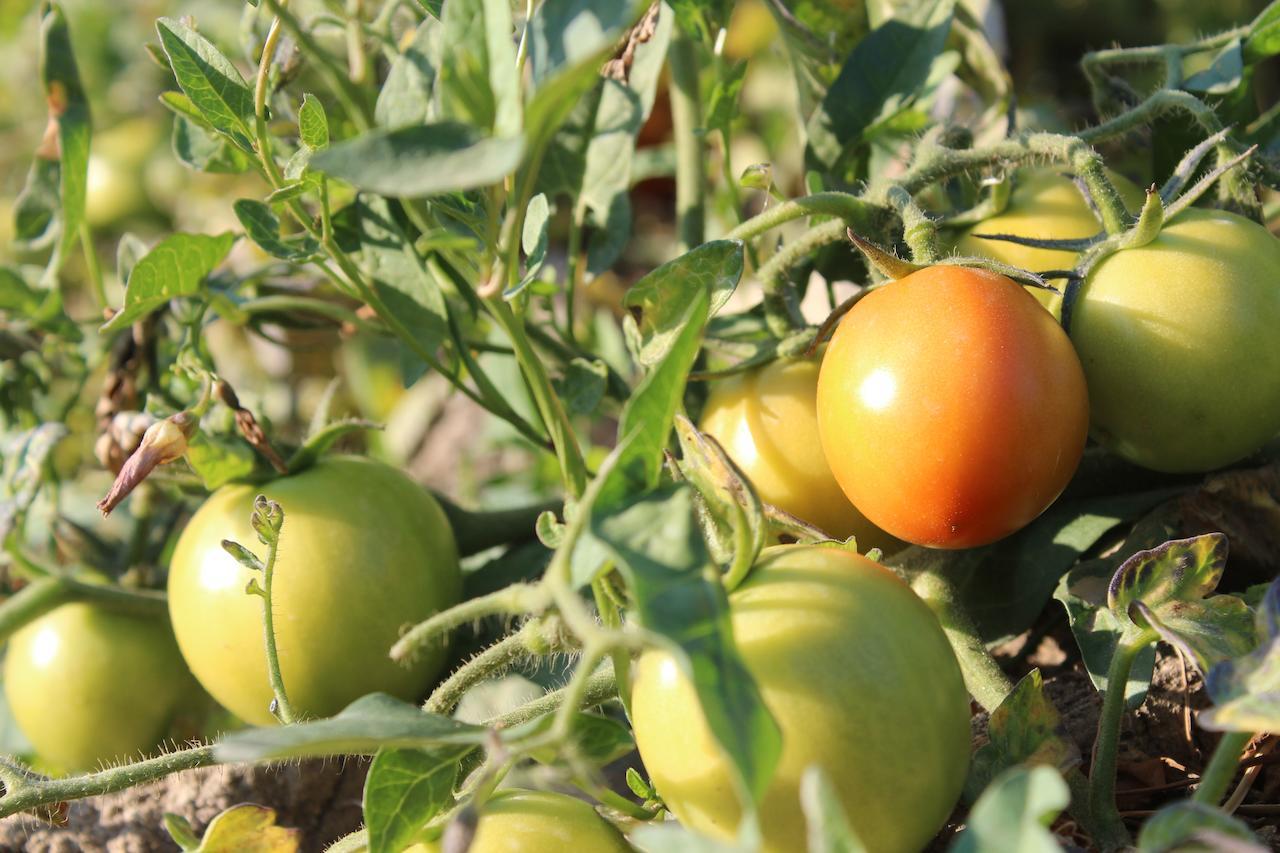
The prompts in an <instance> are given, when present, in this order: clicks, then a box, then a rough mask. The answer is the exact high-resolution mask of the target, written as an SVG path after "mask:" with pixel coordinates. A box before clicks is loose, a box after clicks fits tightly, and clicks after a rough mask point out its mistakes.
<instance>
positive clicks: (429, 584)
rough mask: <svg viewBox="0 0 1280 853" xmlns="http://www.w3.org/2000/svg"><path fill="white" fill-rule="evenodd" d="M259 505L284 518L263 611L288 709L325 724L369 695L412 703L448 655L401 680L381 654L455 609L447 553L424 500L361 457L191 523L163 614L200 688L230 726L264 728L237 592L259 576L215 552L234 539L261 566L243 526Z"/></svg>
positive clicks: (255, 601)
mask: <svg viewBox="0 0 1280 853" xmlns="http://www.w3.org/2000/svg"><path fill="white" fill-rule="evenodd" d="M259 493H261V494H265V495H266V496H267V497H268V498H270V499H271V500H274V501H276V502H277V503H279V504H280V506H281V508H282V509H283V510H284V527H283V529H282V530H281V534H280V546H279V550H278V554H277V559H276V563H275V568H274V575H273V589H272V605H273V612H274V614H275V619H274V624H275V633H276V646H277V648H278V650H279V657H280V669H281V674H282V678H283V680H284V687H285V691H286V692H287V693H288V696H289V700H290V702H291V703H292V704H293V706H294V709H295V710H296V711H297V712H298V713H299V714H301V715H303V716H306V717H323V716H329V715H332V714H334V713H336V712H337V711H339V710H341V709H342V708H343V707H345V706H346V705H347V704H349V703H350V702H352V701H353V700H355V699H357V698H359V697H360V696H363V695H365V694H367V693H372V692H375V691H380V692H384V693H390V694H391V695H393V696H398V697H400V698H401V699H405V700H413V699H416V698H418V697H419V696H420V695H421V694H422V693H423V692H424V691H425V690H426V688H427V687H428V686H429V685H430V684H431V682H432V680H433V679H434V678H435V677H436V675H437V674H438V673H439V670H440V667H441V665H442V664H443V662H444V657H445V652H446V650H445V649H444V648H443V647H439V646H437V647H433V648H431V649H426V650H423V651H422V652H421V653H420V654H419V655H418V657H417V659H416V660H415V661H414V662H413V663H412V664H411V665H408V666H401V665H400V664H397V663H395V662H394V661H392V660H391V658H390V657H388V650H389V649H390V648H391V646H392V644H393V643H394V642H395V641H396V639H397V638H398V637H399V636H400V631H401V629H402V628H403V627H404V626H406V625H412V624H415V623H417V622H421V621H422V620H424V619H426V618H427V617H429V616H431V615H432V614H434V613H437V612H439V611H440V610H443V609H445V608H447V607H450V606H451V605H453V604H456V603H457V602H458V600H459V597H460V595H461V587H462V581H461V575H460V573H459V569H458V551H457V546H456V545H455V543H454V538H453V531H452V530H450V528H449V524H448V522H447V520H446V519H445V516H444V512H443V511H442V510H441V509H440V505H439V504H438V503H437V502H436V500H435V499H434V498H433V497H432V496H431V495H430V494H429V493H428V492H427V491H426V490H425V489H422V488H420V487H419V486H418V485H417V484H416V483H414V482H413V481H412V480H410V479H409V478H408V477H406V476H405V475H404V474H402V473H401V472H400V471H398V470H396V469H394V468H391V467H389V466H387V465H384V464H382V463H381V462H375V461H372V460H369V459H363V458H357V457H330V458H326V459H323V460H321V461H320V462H318V463H316V464H315V465H314V466H313V467H311V468H308V469H307V470H305V471H303V472H301V473H299V474H294V475H292V476H288V477H284V478H282V479H279V480H274V481H272V482H271V483H268V484H266V485H264V486H248V485H231V486H224V487H223V488H221V489H219V490H218V491H217V492H215V493H214V494H213V495H212V496H211V497H210V498H209V499H208V500H207V501H206V502H205V504H204V505H203V506H202V507H200V509H199V510H198V511H197V512H196V514H195V515H194V516H193V517H192V518H191V521H190V522H188V523H187V527H186V529H185V530H184V531H183V532H182V536H181V537H180V538H179V540H178V544H177V547H176V548H175V549H174V553H173V561H172V564H171V566H170V568H169V612H170V614H171V616H172V618H173V627H174V631H175V633H176V634H177V637H178V645H179V646H180V647H181V649H182V655H183V657H185V658H186V660H187V663H188V664H189V665H190V667H191V671H192V672H194V673H195V675H196V678H198V679H199V680H200V683H201V684H203V685H204V687H205V689H206V690H208V691H209V693H210V694H212V695H213V697H214V698H215V699H217V700H218V701H219V702H220V703H222V705H223V706H224V707H226V708H227V709H228V710H230V711H232V712H233V713H235V714H236V715H237V716H239V717H241V718H243V719H245V720H247V721H249V722H252V723H257V724H262V725H266V724H269V723H271V722H272V720H273V718H272V716H271V714H270V713H269V711H268V707H269V705H270V703H271V699H272V692H271V688H270V685H269V683H268V678H267V663H266V652H265V648H264V643H263V612H262V610H263V608H262V599H261V598H259V597H258V596H256V595H249V594H247V593H246V592H245V585H246V584H247V583H248V582H249V581H250V579H251V578H253V577H254V576H255V574H256V573H254V572H251V571H250V570H249V569H246V568H244V567H243V566H241V565H240V564H239V563H238V562H236V560H235V559H234V558H232V557H231V555H229V554H228V553H227V552H226V551H224V550H223V548H222V540H224V539H231V540H234V541H236V542H239V543H240V544H242V545H244V546H246V547H248V548H250V549H251V550H254V551H255V552H257V553H259V555H260V556H265V546H263V545H261V544H260V543H259V542H258V538H257V536H256V534H255V533H254V532H253V530H252V528H251V527H250V524H249V517H250V514H251V513H252V510H253V501H254V496H255V495H257V494H259Z"/></svg>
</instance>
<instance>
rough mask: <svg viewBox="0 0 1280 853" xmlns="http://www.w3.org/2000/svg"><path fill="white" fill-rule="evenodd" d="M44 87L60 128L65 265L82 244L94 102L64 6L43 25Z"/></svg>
mask: <svg viewBox="0 0 1280 853" xmlns="http://www.w3.org/2000/svg"><path fill="white" fill-rule="evenodd" d="M40 35H41V40H42V49H41V52H40V82H41V85H42V86H43V88H44V95H45V100H46V101H47V103H48V105H49V118H50V119H51V120H52V121H54V122H56V123H57V127H58V151H57V159H58V199H59V213H60V217H59V218H60V219H61V223H62V237H61V239H60V241H59V245H58V249H57V252H56V258H57V262H58V263H60V262H61V261H62V260H63V259H64V258H66V257H67V255H68V254H70V252H71V248H72V246H73V245H74V244H75V241H77V240H79V239H80V223H81V221H83V219H84V210H85V198H86V194H87V188H88V176H89V138H90V135H91V130H90V122H89V100H88V97H87V95H86V94H85V91H84V86H82V85H81V83H80V71H79V69H78V68H77V67H76V60H75V54H74V51H73V50H72V46H71V32H70V30H69V29H68V27H67V18H66V15H65V13H64V12H63V11H62V5H61V4H60V3H50V4H49V5H48V7H47V11H46V12H45V15H44V20H43V21H41V25H40Z"/></svg>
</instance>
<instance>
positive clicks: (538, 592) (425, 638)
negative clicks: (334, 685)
mask: <svg viewBox="0 0 1280 853" xmlns="http://www.w3.org/2000/svg"><path fill="white" fill-rule="evenodd" d="M548 599H549V597H548V595H547V593H546V591H545V590H544V589H543V588H542V586H541V585H540V584H524V583H520V584H512V585H511V586H505V587H503V588H502V589H499V590H497V591H496V592H491V593H489V594H488V595H482V596H479V597H478V598H473V599H471V600H470V601H464V602H462V603H461V604H458V605H455V606H454V607H450V608H449V609H448V610H442V611H440V612H439V613H437V614H436V615H435V616H432V617H431V618H430V619H427V620H426V621H424V622H419V623H418V624H417V625H415V626H414V627H412V628H410V629H409V631H408V632H407V633H405V635H404V636H403V637H401V638H400V639H399V640H397V641H396V644H395V645H394V646H392V647H391V659H392V660H395V661H400V662H404V661H406V660H409V659H411V658H412V656H413V655H414V653H415V652H417V651H418V650H419V649H423V648H426V647H427V646H428V645H430V644H431V643H436V642H441V641H443V640H444V638H445V635H447V634H448V633H449V632H450V631H453V630H454V629H455V628H460V627H462V626H463V625H466V624H467V623H468V622H474V621H476V620H477V619H483V618H484V617H486V616H497V615H506V616H523V615H526V614H536V613H540V612H542V610H544V609H545V608H546V606H547V604H548Z"/></svg>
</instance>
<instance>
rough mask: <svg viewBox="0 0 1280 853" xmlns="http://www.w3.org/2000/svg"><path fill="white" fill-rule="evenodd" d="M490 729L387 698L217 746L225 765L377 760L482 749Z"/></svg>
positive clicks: (245, 733)
mask: <svg viewBox="0 0 1280 853" xmlns="http://www.w3.org/2000/svg"><path fill="white" fill-rule="evenodd" d="M486 737H487V729H485V728H483V727H481V726H471V725H467V724H466V723H460V722H458V721H457V720H453V719H451V718H449V717H442V716H440V715H439V714H429V713H427V712H426V711H423V710H422V709H421V708H419V707H418V706H416V705H411V704H409V703H408V702H402V701H400V700H399V699H396V698H394V697H392V696H388V695H386V694H385V693H371V694H369V695H368V696H362V697H360V698H359V699H357V700H356V701H354V702H352V703H351V704H350V705H348V706H347V707H346V708H344V709H343V710H342V711H340V712H338V714H337V716H334V717H329V718H328V719H324V720H314V721H310V722H305V723H296V724H294V725H291V726H271V727H264V728H256V729H243V730H241V731H238V732H233V733H231V734H229V735H226V736H224V737H223V738H222V740H220V741H218V743H217V744H215V746H214V748H213V751H214V756H215V757H216V758H217V760H218V761H219V762H221V763H240V762H247V761H278V760H282V759H285V758H303V757H307V756H326V755H372V754H373V753H375V752H377V751H378V750H379V749H381V748H383V747H392V748H406V749H431V748H434V747H442V746H458V747H462V746H479V745H481V744H483V743H484V740H485V738H486Z"/></svg>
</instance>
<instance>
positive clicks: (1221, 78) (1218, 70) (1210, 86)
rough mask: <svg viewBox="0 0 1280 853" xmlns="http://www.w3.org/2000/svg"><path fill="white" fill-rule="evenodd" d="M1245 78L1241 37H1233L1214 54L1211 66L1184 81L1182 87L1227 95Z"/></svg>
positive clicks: (1191, 90)
mask: <svg viewBox="0 0 1280 853" xmlns="http://www.w3.org/2000/svg"><path fill="white" fill-rule="evenodd" d="M1243 79H1244V50H1243V48H1242V46H1241V43H1240V39H1238V38H1236V39H1232V40H1231V41H1229V42H1227V43H1226V44H1224V45H1223V46H1222V47H1221V48H1219V49H1218V51H1217V52H1216V53H1214V55H1213V60H1212V61H1211V62H1210V64H1209V67H1208V68H1206V69H1204V70H1203V71H1198V72H1196V73H1195V74H1192V75H1191V76H1190V77H1188V78H1187V79H1185V80H1183V81H1182V88H1184V89H1186V90H1187V91H1189V92H1201V93H1204V94H1206V95H1225V94H1227V93H1228V92H1231V91H1234V90H1235V89H1236V88H1237V87H1238V86H1239V85H1240V82H1241V80H1243Z"/></svg>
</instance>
